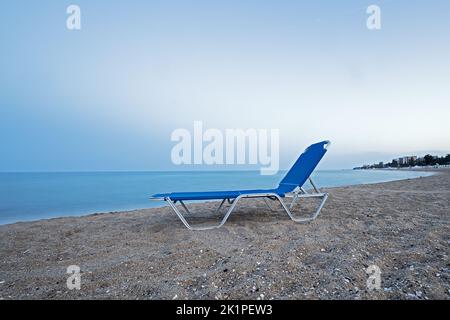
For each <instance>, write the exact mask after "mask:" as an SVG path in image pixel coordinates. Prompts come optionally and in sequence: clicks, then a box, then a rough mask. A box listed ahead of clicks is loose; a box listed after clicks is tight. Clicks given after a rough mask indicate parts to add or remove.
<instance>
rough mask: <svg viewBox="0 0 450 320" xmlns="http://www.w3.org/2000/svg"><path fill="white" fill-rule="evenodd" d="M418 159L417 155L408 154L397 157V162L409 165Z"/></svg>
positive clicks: (401, 164)
mask: <svg viewBox="0 0 450 320" xmlns="http://www.w3.org/2000/svg"><path fill="white" fill-rule="evenodd" d="M416 161H417V157H416V156H407V157H401V158H398V159H397V162H398V164H399V165H400V166H407V165H411V164H413V163H415V162H416Z"/></svg>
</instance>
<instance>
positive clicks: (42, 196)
mask: <svg viewBox="0 0 450 320" xmlns="http://www.w3.org/2000/svg"><path fill="white" fill-rule="evenodd" d="M284 174H285V172H279V174H277V175H274V176H261V175H260V174H259V171H189V172H187V171H183V172H179V171H178V172H65V173H59V172H58V173H56V172H55V173H0V224H8V223H14V222H18V221H30V220H39V219H46V218H54V217H62V216H79V215H86V214H91V213H97V212H111V211H122V210H132V209H142V208H150V207H154V206H161V205H164V203H163V202H154V201H150V200H149V197H150V196H151V195H152V194H154V193H161V192H174V191H210V190H211V191H213V190H233V189H247V188H248V189H263V188H273V187H276V186H277V185H278V182H279V181H280V180H281V178H282V177H283V175H284ZM430 174H431V173H426V172H415V171H402V170H323V171H320V170H319V171H316V172H315V173H314V174H313V178H314V180H315V181H314V182H316V184H317V185H318V186H319V187H337V186H346V185H356V184H365V183H378V182H386V181H392V180H400V179H408V178H416V177H419V176H427V175H430Z"/></svg>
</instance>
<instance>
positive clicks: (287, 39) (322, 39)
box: [0, 0, 450, 171]
mask: <svg viewBox="0 0 450 320" xmlns="http://www.w3.org/2000/svg"><path fill="white" fill-rule="evenodd" d="M70 4H77V5H79V6H80V8H81V24H82V29H81V30H79V31H69V30H68V29H67V28H66V19H67V14H66V8H67V6H68V5H70ZM370 4H378V5H379V6H380V8H381V18H382V20H381V23H382V24H381V25H382V29H381V30H376V31H373V30H372V31H371V30H368V29H367V28H366V19H367V17H368V15H367V13H366V9H367V7H368V6H369V5H370ZM449 30H450V2H449V1H446V0H442V1H436V0H434V1H412V0H410V1H401V0H398V1H331V0H330V1H297V0H296V1H279V0H277V1H264V0H263V1H261V0H259V1H256V0H255V1H230V0H228V1H206V0H205V1H170V0H164V1H153V0H152V1H118V0H115V1H101V0H96V1H92V0H89V1H81V0H73V1H41V0H40V1H20V0H15V1H2V2H0V43H1V54H0V70H1V71H0V148H1V149H0V150H1V157H0V171H29V170H31V171H41V170H43V171H49V170H50V171H54V170H55V171H61V170H63V171H64V170H162V169H171V168H173V166H172V164H171V160H170V151H171V148H172V147H173V146H174V143H173V142H171V141H170V135H171V133H172V131H173V130H175V129H177V128H186V129H189V130H192V128H193V122H194V121H195V120H200V121H203V124H204V126H205V127H206V128H218V129H221V130H224V129H226V128H242V129H248V128H255V129H263V128H266V129H279V130H280V161H281V165H282V167H286V166H288V165H289V164H290V163H291V162H292V161H293V160H294V159H295V157H296V156H297V155H298V154H299V153H300V152H301V151H302V150H303V149H304V148H305V147H306V146H307V145H309V144H311V143H313V142H316V141H321V140H325V139H329V140H331V141H332V142H333V145H332V148H331V149H330V152H329V154H328V155H327V158H326V159H325V160H324V162H323V165H322V167H321V168H323V169H327V168H348V167H353V166H356V165H360V164H362V162H367V161H373V162H376V161H383V160H390V158H391V157H393V156H396V155H398V156H400V155H403V154H408V153H412V152H425V151H436V152H444V153H445V152H450V125H449V119H450V60H449V57H450V32H449ZM177 169H180V168H179V167H178V168H177ZM181 169H182V168H181Z"/></svg>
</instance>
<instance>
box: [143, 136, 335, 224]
mask: <svg viewBox="0 0 450 320" xmlns="http://www.w3.org/2000/svg"><path fill="white" fill-rule="evenodd" d="M329 145H330V142H329V141H322V142H319V143H315V144H313V145H311V146H309V147H308V148H307V149H306V150H305V151H304V152H303V153H302V154H301V155H300V157H299V158H298V159H297V161H296V162H295V163H294V165H293V166H292V168H291V169H290V170H289V171H288V173H287V174H286V176H285V177H284V178H283V180H281V182H280V184H279V185H278V187H277V188H275V189H256V190H235V191H209V192H173V193H159V194H155V195H153V196H152V197H151V200H164V201H167V203H169V205H170V206H171V207H172V209H173V210H174V211H175V213H176V214H177V216H178V217H179V218H180V220H181V221H182V222H183V224H184V225H185V226H186V227H187V228H188V229H190V230H208V229H214V228H220V227H221V226H223V225H224V224H225V222H226V221H227V219H228V217H229V216H230V214H231V212H233V210H234V208H235V207H236V204H237V203H238V201H239V200H241V199H243V198H263V199H264V201H265V203H266V205H267V206H268V207H269V209H270V210H271V211H274V210H273V209H272V207H271V206H270V204H269V202H268V201H267V199H269V200H273V201H278V202H279V203H280V204H281V206H282V207H283V209H284V210H285V211H286V213H287V214H288V215H289V217H290V218H291V219H292V220H293V221H295V222H307V221H311V220H314V219H316V218H317V216H318V215H319V213H320V210H322V208H323V206H324V204H325V201H326V200H327V198H328V194H327V193H322V192H320V191H319V189H318V188H317V187H316V185H315V184H314V182H313V181H312V179H311V177H310V176H311V174H312V172H313V171H314V169H315V168H316V166H317V165H318V164H319V162H320V160H321V159H322V158H323V156H324V155H325V153H326V152H327V148H328V147H329ZM307 180H309V182H310V183H311V186H312V187H313V190H314V192H311V193H308V192H307V191H306V190H305V189H304V187H303V185H304V184H305V183H306V181H307ZM312 197H315V198H320V199H322V201H321V203H320V205H319V207H318V209H317V210H316V211H315V213H314V214H313V215H312V216H310V217H308V218H295V217H294V216H293V215H292V212H291V210H292V208H293V206H294V204H295V202H296V201H297V200H298V199H301V198H312ZM283 198H292V201H291V203H290V204H289V206H288V205H287V204H286V203H285V202H284V201H283ZM194 200H222V202H221V203H220V205H219V207H218V208H217V209H216V213H218V212H219V211H220V209H221V208H222V207H223V205H224V204H225V202H226V201H227V202H228V203H229V204H230V208H229V209H228V210H227V212H226V214H225V216H224V217H223V219H222V221H221V222H220V223H219V224H218V225H213V226H208V227H193V226H191V225H190V224H189V223H188V222H187V221H186V219H185V218H184V216H183V215H182V214H181V212H180V211H179V210H178V208H177V206H176V203H177V202H179V203H180V204H181V206H182V207H183V209H184V210H185V211H186V213H188V214H189V213H190V211H189V209H188V208H187V206H186V204H185V203H184V201H194Z"/></svg>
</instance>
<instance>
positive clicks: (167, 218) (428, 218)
mask: <svg viewBox="0 0 450 320" xmlns="http://www.w3.org/2000/svg"><path fill="white" fill-rule="evenodd" d="M325 190H326V191H327V192H329V193H330V197H329V199H328V202H327V203H326V205H325V207H324V209H323V210H322V213H321V215H320V216H319V217H318V219H317V220H315V221H313V222H311V223H306V224H297V223H294V222H293V221H291V220H290V219H289V218H288V216H287V215H286V214H285V213H284V212H281V211H280V212H276V213H274V212H271V211H269V210H267V208H266V207H265V206H264V203H263V202H262V201H259V200H257V201H255V200H249V201H247V202H245V206H244V202H242V203H241V204H240V205H239V208H238V210H237V211H236V212H235V213H234V214H233V215H232V216H231V217H230V219H229V220H228V222H227V223H226V225H225V226H224V227H223V228H220V229H216V230H212V231H203V232H193V231H189V230H187V229H186V228H185V227H184V226H183V225H182V223H181V222H180V221H179V219H178V218H177V217H176V216H175V214H174V213H173V212H172V210H171V209H170V208H169V207H163V208H154V209H148V210H137V211H131V212H116V213H104V214H96V215H90V216H84V217H73V218H72V217H71V218H57V219H51V220H42V221H37V222H24V223H15V224H12V225H4V226H0V299H449V298H450V291H449V290H450V260H449V257H448V254H449V245H450V173H449V171H448V170H441V171H439V172H438V173H437V174H436V175H433V176H430V177H425V178H418V179H410V180H402V181H395V182H388V183H380V184H372V185H359V186H349V187H340V188H330V189H325ZM311 205H312V204H311V203H305V204H303V205H301V206H298V207H297V210H296V211H295V212H297V215H302V212H307V211H308V210H310V209H311ZM194 208H195V209H196V210H197V211H200V212H199V213H196V214H194V215H193V216H192V217H189V219H190V221H194V222H195V221H200V219H202V220H205V219H206V220H208V221H209V222H211V221H212V219H216V220H217V219H219V216H214V214H211V213H208V212H207V211H208V209H211V208H213V204H211V203H208V204H201V205H195V206H194ZM70 265H78V266H80V268H81V289H80V290H68V288H67V286H66V280H67V277H68V276H69V275H68V274H67V273H66V269H67V267H68V266H70ZM370 265H376V266H378V267H379V268H380V270H381V289H379V290H371V291H369V290H368V288H367V285H366V281H367V278H368V274H367V273H366V269H367V267H368V266H370Z"/></svg>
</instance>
